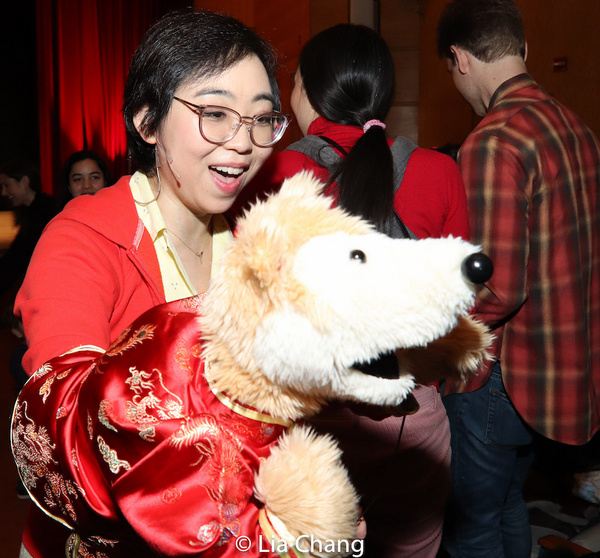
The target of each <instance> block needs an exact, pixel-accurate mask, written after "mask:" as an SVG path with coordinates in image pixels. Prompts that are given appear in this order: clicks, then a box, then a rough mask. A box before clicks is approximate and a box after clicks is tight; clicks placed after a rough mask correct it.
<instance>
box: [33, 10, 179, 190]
mask: <svg viewBox="0 0 600 558" xmlns="http://www.w3.org/2000/svg"><path fill="white" fill-rule="evenodd" d="M176 4H181V2H169V1H167V0H52V1H49V0H37V33H38V99H39V101H38V103H39V120H40V166H41V171H42V184H43V187H44V190H45V191H47V192H48V193H58V192H57V191H58V178H59V175H60V169H61V166H62V164H63V163H64V161H65V160H66V159H67V157H68V156H69V155H70V154H71V153H73V152H74V151H79V150H81V149H92V150H94V151H97V152H98V153H99V154H100V155H101V156H102V157H104V158H105V159H106V161H107V163H108V166H109V168H110V170H111V171H112V172H113V173H114V177H115V178H118V177H119V176H121V175H122V174H126V173H128V172H129V171H130V170H131V169H130V168H128V162H127V152H126V141H125V126H124V123H123V116H122V113H121V108H122V98H123V90H124V86H125V79H126V77H127V70H128V67H129V62H130V59H131V55H132V54H133V52H134V50H135V48H136V46H137V45H138V43H139V41H140V39H141V38H142V36H143V35H144V33H145V32H146V30H147V29H148V28H149V27H150V25H152V23H154V22H155V21H156V20H157V19H158V18H159V17H160V16H161V15H162V14H163V13H165V12H166V11H168V10H169V9H171V8H176V7H178V6H177V5H176Z"/></svg>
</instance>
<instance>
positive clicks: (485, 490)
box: [443, 363, 533, 558]
mask: <svg viewBox="0 0 600 558" xmlns="http://www.w3.org/2000/svg"><path fill="white" fill-rule="evenodd" d="M443 401H444V405H445V406H446V412H447V413H448V419H449V420H450V433H451V442H450V443H451V447H452V461H451V466H450V470H451V474H452V496H451V498H450V500H449V503H448V509H447V513H446V523H445V527H444V538H443V546H444V547H445V548H446V550H447V552H448V553H449V554H450V556H452V558H529V557H530V555H531V528H530V526H529V514H528V511H527V506H526V504H525V501H524V499H523V485H524V483H525V480H526V478H527V475H528V473H529V469H530V467H531V464H532V461H533V451H532V441H533V438H532V433H531V431H530V429H529V428H528V427H527V426H526V425H525V423H524V422H523V421H522V419H521V418H520V417H519V415H518V413H517V411H516V410H515V408H514V407H513V405H512V403H511V402H510V400H509V398H508V396H507V394H506V390H505V389H504V385H503V383H502V375H501V370H500V364H499V363H496V364H494V366H493V368H492V374H491V376H490V379H489V380H488V382H487V384H486V385H485V386H484V387H482V388H481V389H479V390H477V391H474V392H471V393H461V394H452V395H447V396H445V397H444V398H443Z"/></svg>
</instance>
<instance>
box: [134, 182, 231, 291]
mask: <svg viewBox="0 0 600 558" xmlns="http://www.w3.org/2000/svg"><path fill="white" fill-rule="evenodd" d="M129 186H130V188H131V193H132V194H133V199H134V200H136V202H144V201H145V200H151V199H152V198H153V197H154V195H155V194H154V192H153V191H152V188H151V186H150V182H149V181H148V178H147V177H146V175H145V174H142V173H140V172H136V173H135V174H134V175H133V176H132V177H131V180H130V181H129ZM136 208H137V212H138V215H139V217H140V219H141V220H142V223H144V226H145V227H146V229H147V230H148V232H149V233H150V237H151V238H152V240H153V242H154V248H155V249H156V255H157V257H158V265H159V266H160V273H161V275H162V280H163V287H164V290H165V298H166V300H167V302H171V301H172V300H179V299H182V298H187V297H189V296H194V295H197V294H199V293H197V292H196V289H195V288H194V285H193V283H192V282H191V280H190V278H189V276H188V274H187V271H186V270H185V268H184V267H183V264H182V263H181V260H180V259H179V255H178V254H177V250H176V249H175V246H174V245H173V241H172V240H171V238H170V237H169V232H168V230H167V227H166V224H165V220H164V219H163V216H162V214H161V212H160V208H159V207H158V203H156V201H153V202H152V203H149V204H148V205H142V204H140V203H136ZM232 240H233V234H232V232H231V229H230V227H229V223H227V220H226V219H225V217H223V216H222V215H215V216H214V217H213V241H212V242H213V245H212V254H213V258H212V266H211V271H210V274H211V277H212V276H213V275H214V273H215V272H216V270H217V269H218V267H219V262H220V260H221V257H222V256H223V254H224V252H225V250H226V249H227V247H228V246H229V243H230V242H231V241H232Z"/></svg>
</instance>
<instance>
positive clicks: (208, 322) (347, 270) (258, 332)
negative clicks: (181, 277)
mask: <svg viewBox="0 0 600 558" xmlns="http://www.w3.org/2000/svg"><path fill="white" fill-rule="evenodd" d="M322 187H323V185H322V184H321V183H320V182H318V181H317V180H315V179H314V178H313V177H312V175H310V174H306V173H301V174H299V175H296V176H295V177H293V178H291V179H289V180H287V181H286V182H285V183H284V185H283V186H282V188H281V191H280V192H279V193H278V194H276V195H274V196H272V197H270V198H269V199H268V200H267V201H265V202H262V203H259V204H257V205H256V206H254V207H253V208H252V210H251V211H249V212H248V213H247V214H246V215H245V216H244V218H243V219H242V220H241V222H240V224H239V229H238V234H237V238H236V240H235V242H234V243H233V245H232V247H231V249H230V250H229V251H228V253H227V254H226V256H225V258H224V260H223V262H222V267H221V269H220V271H219V272H218V273H217V274H216V275H215V277H214V278H213V281H212V283H211V286H210V289H209V292H208V294H207V297H206V299H205V302H204V304H203V318H202V321H203V323H202V330H203V332H204V336H205V341H206V350H205V356H206V360H207V362H208V366H207V372H206V375H207V378H208V379H209V381H210V382H211V383H212V385H213V387H214V388H215V389H218V390H222V391H224V392H226V393H227V394H228V395H230V396H231V397H234V398H236V399H238V400H240V401H241V402H243V403H245V404H248V405H252V406H253V407H255V408H257V409H259V410H261V411H265V412H268V413H271V414H274V415H276V416H282V417H286V418H293V419H295V418H298V417H300V416H303V415H306V414H309V413H313V412H316V411H317V410H318V409H319V408H320V406H321V405H322V403H323V402H324V401H325V400H327V399H330V398H339V399H349V400H354V401H362V402H367V403H374V404H385V405H395V404H398V403H400V402H401V401H402V400H403V399H404V398H405V397H406V396H407V394H408V393H409V392H410V391H411V389H412V388H413V387H414V379H413V377H412V376H411V374H414V371H413V370H411V369H409V370H405V371H403V372H404V373H403V374H402V373H401V374H400V376H399V377H398V378H396V379H383V378H378V377H374V376H371V375H367V374H364V373H362V372H360V370H359V369H358V367H357V363H366V362H368V361H371V360H373V359H376V358H377V357H378V356H379V355H380V354H382V353H386V352H389V351H395V350H396V349H411V348H415V347H427V346H429V345H430V344H431V343H433V342H435V341H436V340H437V339H439V338H443V337H444V336H445V335H446V334H448V333H449V332H450V331H451V330H453V328H455V326H456V325H457V323H458V320H459V318H460V317H461V316H465V315H467V314H468V311H469V310H470V308H471V307H472V304H473V300H474V285H473V284H472V283H471V282H470V281H468V280H467V279H466V278H465V276H464V274H463V272H462V271H461V269H462V267H463V262H464V261H465V260H466V259H467V258H468V257H469V256H471V255H472V254H474V253H476V252H478V249H477V248H476V247H475V246H473V245H471V244H469V243H467V242H465V241H463V240H460V239H453V238H448V239H440V240H434V239H427V240H419V241H415V240H394V239H391V238H389V237H387V236H385V235H382V234H380V233H377V232H375V231H374V230H373V228H372V227H371V226H370V225H369V224H368V223H366V222H365V221H363V220H361V219H359V218H357V217H354V216H350V215H348V214H347V213H345V212H344V211H343V210H341V209H339V208H332V207H331V200H330V199H329V198H327V197H324V196H322V195H321V194H320V192H321V189H322ZM454 353H455V354H454V356H455V357H456V355H457V354H459V353H460V350H458V351H457V350H454ZM471 353H472V351H471ZM482 354H483V353H481V355H482ZM481 355H480V356H481ZM472 357H473V355H472V354H470V355H469V358H471V359H472ZM475 360H477V361H478V362H477V364H478V363H479V360H480V359H478V358H476V359H475ZM459 361H460V354H459ZM473 364H475V363H471V364H469V365H465V366H463V369H465V370H466V371H468V369H470V368H473ZM465 370H462V371H463V372H464V371H465Z"/></svg>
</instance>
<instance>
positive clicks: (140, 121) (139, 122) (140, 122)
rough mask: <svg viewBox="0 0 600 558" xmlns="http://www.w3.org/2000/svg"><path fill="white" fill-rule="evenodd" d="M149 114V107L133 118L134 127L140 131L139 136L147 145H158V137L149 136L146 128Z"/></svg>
mask: <svg viewBox="0 0 600 558" xmlns="http://www.w3.org/2000/svg"><path fill="white" fill-rule="evenodd" d="M147 114H148V107H147V106H146V107H144V108H143V109H142V110H140V111H138V112H137V113H136V114H135V116H134V117H133V125H134V126H135V129H136V130H137V131H138V134H140V136H142V139H143V140H144V141H145V142H146V143H156V136H155V135H154V134H148V132H147V131H146V126H145V125H144V120H145V118H146V115H147Z"/></svg>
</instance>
